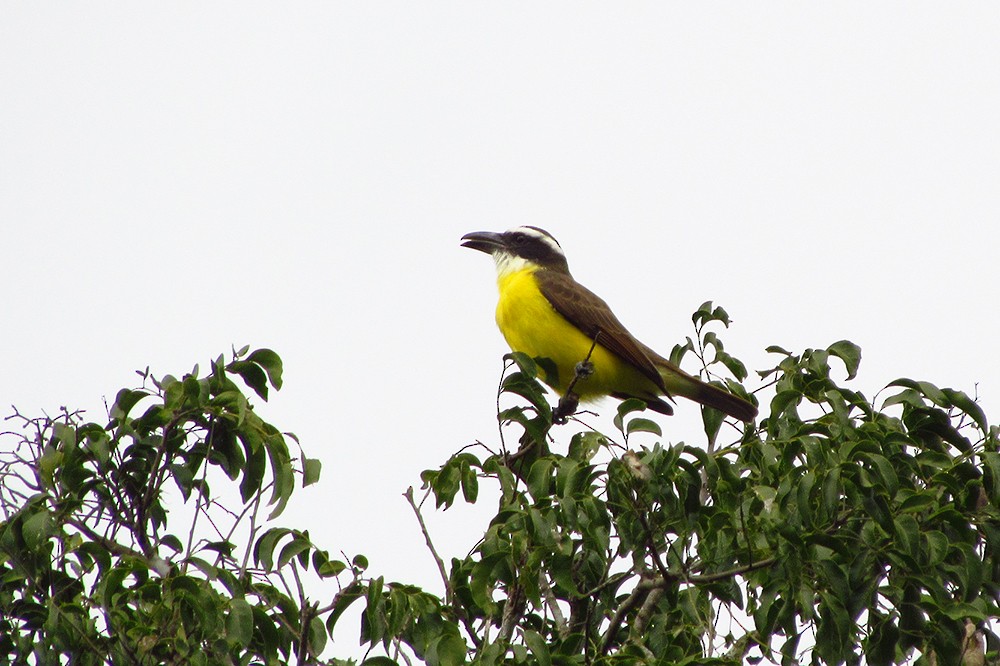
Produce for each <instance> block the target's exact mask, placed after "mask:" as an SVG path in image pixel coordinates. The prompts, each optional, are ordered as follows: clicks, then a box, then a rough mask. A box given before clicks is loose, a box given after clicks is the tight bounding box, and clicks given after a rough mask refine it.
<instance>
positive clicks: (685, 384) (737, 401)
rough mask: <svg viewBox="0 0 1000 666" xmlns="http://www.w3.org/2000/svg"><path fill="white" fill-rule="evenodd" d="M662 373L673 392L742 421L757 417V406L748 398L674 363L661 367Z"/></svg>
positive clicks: (670, 390)
mask: <svg viewBox="0 0 1000 666" xmlns="http://www.w3.org/2000/svg"><path fill="white" fill-rule="evenodd" d="M660 374H661V375H662V376H663V383H664V385H666V387H667V390H668V391H669V392H670V393H671V394H674V395H680V396H683V397H685V398H688V399H689V400H694V401H695V402H698V403H701V404H703V405H705V406H707V407H711V408H713V409H717V410H719V411H720V412H722V413H724V414H727V415H729V416H732V417H733V418H737V419H739V420H740V421H747V422H749V421H753V420H754V419H756V418H757V408H756V407H754V406H753V405H752V404H750V402H748V401H747V400H744V399H743V398H741V397H739V396H738V395H734V394H732V393H730V392H729V391H726V390H724V389H721V388H719V387H718V386H713V385H712V384H706V383H705V382H703V381H701V380H700V379H698V378H697V377H692V376H691V375H689V374H687V373H686V372H684V371H679V369H678V368H676V367H675V366H673V364H670V367H661V368H660Z"/></svg>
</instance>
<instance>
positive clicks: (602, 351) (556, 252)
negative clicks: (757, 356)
mask: <svg viewBox="0 0 1000 666" xmlns="http://www.w3.org/2000/svg"><path fill="white" fill-rule="evenodd" d="M462 241H463V242H462V246H463V247H469V248H472V249H474V250H479V251H481V252H485V253H487V254H490V255H492V256H493V260H494V262H495V263H496V269H497V286H498V288H499V290H500V300H499V302H498V303H497V310H496V320H497V326H499V327H500V332H501V333H503V336H504V338H506V340H507V344H509V345H510V348H511V349H512V350H514V351H518V352H524V353H525V354H527V355H528V356H531V357H540V358H547V359H549V360H550V361H552V363H553V364H554V365H555V368H556V371H557V372H556V376H555V377H546V378H545V381H546V383H548V384H549V385H550V386H552V388H554V389H555V390H556V391H557V392H558V393H559V394H560V395H561V396H564V397H569V396H567V393H571V394H572V395H573V396H574V397H576V398H579V399H583V400H588V399H593V398H599V397H603V396H613V397H615V398H618V399H620V400H624V399H626V398H639V399H640V400H643V401H644V402H645V403H646V404H647V405H648V406H649V408H650V409H652V410H655V411H657V412H660V413H661V414H668V415H669V414H672V413H673V408H672V407H671V405H670V403H668V402H667V401H666V400H664V399H663V398H668V399H672V398H673V397H674V396H682V397H684V398H688V399H689V400H694V401H695V402H698V403H701V404H702V405H706V406H708V407H712V408H713V409H717V410H719V411H721V412H723V413H725V414H727V415H729V416H732V417H735V418H737V419H740V420H741V421H753V420H754V418H756V416H757V408H756V407H754V406H753V405H752V404H750V403H749V402H748V401H746V400H744V399H743V398H741V397H739V396H736V395H733V394H732V393H729V392H728V391H725V390H723V389H721V388H719V387H717V386H713V385H711V384H707V383H705V382H703V381H701V380H700V379H698V378H697V377H693V376H692V375H689V374H688V373H686V372H684V371H683V370H681V369H680V368H679V367H677V366H676V365H674V364H673V363H671V362H670V361H669V360H667V359H665V358H663V357H662V356H660V355H659V354H657V353H656V352H655V351H653V350H652V349H650V348H649V347H647V346H646V345H644V344H642V343H641V342H639V341H638V340H636V339H635V337H634V336H633V335H632V334H631V333H629V331H628V329H626V328H625V327H624V326H623V325H622V323H621V322H620V321H618V318H617V317H616V316H615V315H614V313H613V312H611V308H609V307H608V304H607V303H605V302H604V301H603V300H601V299H600V298H599V297H598V296H597V295H596V294H594V293H593V292H592V291H590V290H589V289H587V288H586V287H584V286H583V285H581V284H580V283H578V282H577V281H576V280H574V279H573V276H572V275H571V274H570V272H569V264H568V263H567V261H566V255H565V254H564V253H563V250H562V247H561V246H560V245H559V243H558V241H556V239H555V238H554V237H553V236H552V234H550V233H549V232H547V231H545V230H544V229H539V228H538V227H531V226H524V227H516V228H514V229H511V230H509V231H505V232H503V233H495V232H488V231H476V232H473V233H470V234H466V235H465V236H463V237H462ZM583 362H586V363H589V365H588V366H587V367H586V371H585V372H579V371H578V370H577V368H578V364H581V363H583Z"/></svg>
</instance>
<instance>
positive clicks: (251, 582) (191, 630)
mask: <svg viewBox="0 0 1000 666" xmlns="http://www.w3.org/2000/svg"><path fill="white" fill-rule="evenodd" d="M693 321H694V324H695V331H696V336H695V337H694V338H693V339H688V340H687V342H686V344H684V345H679V346H677V347H675V348H674V350H673V354H672V360H674V361H675V362H679V361H680V360H681V359H682V358H683V357H684V356H686V355H689V354H691V355H694V356H696V357H697V358H698V360H699V361H700V362H701V363H702V366H703V368H704V371H705V375H706V376H707V377H716V376H718V375H727V376H729V377H730V378H729V379H726V380H725V383H726V384H727V385H728V386H729V388H730V389H731V390H733V391H735V392H737V393H739V394H741V395H744V396H747V397H750V398H751V399H754V397H753V396H750V395H749V394H748V393H747V391H746V389H745V388H744V387H743V385H742V383H741V382H743V381H744V380H745V379H746V378H747V375H748V373H747V371H746V369H745V366H744V365H743V364H742V363H741V362H740V361H739V360H738V359H736V358H734V357H732V356H730V355H729V354H728V353H727V352H726V351H725V349H724V347H723V344H722V342H721V340H720V338H719V336H718V335H717V333H716V332H715V330H714V329H717V328H718V327H719V326H728V324H729V319H728V316H727V315H726V313H725V311H724V310H722V309H721V308H717V307H713V306H712V304H711V303H706V304H705V305H703V306H702V307H701V308H700V309H699V310H698V311H697V312H696V313H695V314H694V317H693ZM769 351H771V352H772V353H774V354H775V355H776V356H777V358H778V359H779V360H778V362H777V364H776V365H775V367H774V368H771V369H769V370H766V371H763V372H761V373H759V374H760V376H761V378H762V380H764V381H765V382H766V383H767V386H766V387H764V389H762V391H761V392H763V391H767V392H768V394H771V393H772V392H773V397H771V399H770V401H769V404H768V406H767V408H766V409H764V410H763V413H762V418H761V420H760V421H759V423H757V424H749V425H747V426H746V427H744V426H742V425H740V426H739V427H737V426H736V425H734V424H733V423H731V422H726V421H723V419H722V416H721V415H720V414H719V413H717V412H714V411H713V410H710V409H705V410H704V411H703V421H704V426H705V428H704V430H705V432H704V437H705V442H704V443H703V444H685V443H683V442H675V443H668V442H663V441H656V440H657V439H660V440H662V434H661V433H660V430H659V427H658V425H657V424H656V422H654V421H652V420H650V419H648V418H646V417H645V416H644V415H643V413H642V410H643V408H644V405H642V403H641V402H639V401H626V402H624V403H622V404H621V405H620V406H619V408H618V413H617V418H616V420H615V425H616V427H617V429H618V432H617V433H616V434H615V435H614V436H609V435H607V434H602V433H599V432H595V431H593V430H591V429H589V428H587V427H586V426H585V425H583V422H582V421H581V420H578V418H576V417H574V418H573V419H571V421H570V423H571V425H570V426H562V427H559V428H554V427H553V422H552V421H553V418H552V408H551V407H550V405H549V402H548V399H547V396H546V393H545V389H544V388H543V387H542V386H541V384H539V383H538V381H537V375H538V372H539V368H544V367H545V361H544V360H537V361H536V360H533V359H529V358H526V357H524V356H523V355H518V354H511V355H509V356H508V357H506V358H507V360H506V365H505V373H504V377H503V380H502V382H501V385H500V396H499V397H500V404H502V405H503V406H504V409H501V410H500V413H499V414H498V419H499V421H500V423H501V441H500V443H499V446H498V447H496V450H491V449H490V448H488V447H487V446H485V445H482V444H476V445H473V446H471V447H466V448H464V449H462V450H461V451H459V452H458V453H456V454H455V455H453V456H452V457H451V458H449V459H448V460H447V461H445V462H444V464H442V465H441V466H440V467H438V468H436V469H433V470H428V471H425V472H424V473H423V474H422V479H423V482H424V489H425V493H426V494H425V496H424V497H425V499H426V498H428V497H430V496H432V497H433V498H434V501H435V503H436V505H437V507H438V508H439V509H441V508H443V509H447V508H448V507H450V506H452V505H453V504H454V503H455V502H456V501H458V497H459V494H460V493H461V496H462V499H463V501H466V502H471V503H475V502H482V501H486V500H485V499H484V498H485V497H487V496H489V497H491V498H497V503H498V506H497V511H496V515H495V517H494V518H493V519H492V520H491V521H490V523H489V525H488V526H487V527H486V528H485V530H483V531H482V532H481V534H480V532H479V531H476V532H475V534H473V535H470V541H474V544H475V545H474V546H473V547H472V549H471V550H470V552H469V554H468V555H467V556H465V557H460V558H452V559H451V560H450V561H448V562H445V561H444V560H442V559H441V558H440V557H439V556H438V554H437V552H436V550H435V549H434V547H433V537H432V535H431V534H429V532H428V531H427V529H426V527H425V525H424V522H423V516H422V512H423V510H424V508H423V502H422V501H420V500H418V499H417V498H416V497H415V495H414V493H413V491H412V489H411V490H410V491H408V492H407V493H406V497H407V500H408V501H409V503H410V505H411V507H412V509H413V511H414V513H415V516H416V518H417V520H418V524H419V526H420V527H421V529H423V533H424V536H425V537H426V539H427V544H428V546H429V552H430V555H429V556H432V557H434V558H435V559H436V561H437V562H438V565H439V568H440V571H441V576H442V586H443V593H441V594H435V593H432V592H428V591H424V590H422V589H420V588H418V587H416V586H413V585H407V584H405V583H398V582H386V581H385V580H383V578H381V577H378V576H374V575H372V574H370V573H369V572H367V571H366V567H367V563H366V561H365V560H364V558H363V557H362V556H357V557H355V558H353V559H352V560H351V561H350V562H347V561H346V558H345V559H344V560H337V559H332V558H331V557H330V556H329V555H328V553H327V551H325V550H323V549H322V548H321V547H320V546H319V545H317V544H316V543H314V541H315V540H314V539H313V538H311V537H310V535H308V534H307V533H305V532H304V531H296V530H292V529H287V528H276V527H272V528H269V529H265V528H264V525H263V524H262V522H263V518H262V516H261V514H260V513H259V512H260V510H261V509H262V507H263V505H264V504H265V503H269V504H270V505H271V506H274V507H275V509H274V510H273V511H272V515H276V514H277V513H279V512H280V509H281V508H282V507H283V506H284V503H285V502H287V501H288V499H289V497H290V495H291V492H292V488H293V485H294V478H295V477H296V475H298V477H299V478H300V479H301V480H302V482H303V483H304V484H305V483H310V482H313V481H315V480H316V479H317V478H318V474H319V469H318V463H317V462H316V461H313V460H310V459H309V458H307V457H306V456H305V455H304V454H302V453H301V452H300V453H299V455H298V457H297V458H296V457H294V456H292V455H291V454H290V452H289V449H288V447H287V439H286V437H285V436H283V435H282V434H281V433H280V432H279V431H278V430H277V429H276V428H275V427H273V426H271V425H269V424H267V423H264V422H263V421H261V420H260V419H259V418H258V417H257V416H256V415H255V414H254V412H253V410H252V408H251V406H250V403H249V400H248V399H247V398H246V396H245V395H244V394H243V393H242V391H241V390H240V389H239V388H238V387H237V384H236V383H235V382H234V381H233V379H234V378H235V377H237V376H238V377H242V379H243V381H244V382H245V383H246V384H247V385H248V386H249V387H250V388H251V389H253V390H254V391H255V392H256V393H257V395H258V396H259V397H260V398H262V399H266V398H267V389H268V386H270V387H272V388H279V387H280V372H281V366H280V360H279V359H278V357H277V356H276V355H275V354H274V353H273V352H270V351H267V350H258V351H256V352H253V353H251V354H249V355H247V354H246V350H241V352H240V353H237V354H236V355H235V357H234V359H233V360H231V361H230V362H229V363H225V362H224V361H223V360H222V359H221V358H220V359H218V360H216V361H215V362H214V363H213V364H212V366H211V371H210V372H209V374H208V375H207V376H205V377H199V376H198V371H197V368H196V369H195V371H193V372H192V373H189V374H188V375H186V376H184V377H183V378H181V379H174V378H172V377H165V378H163V379H159V380H153V379H152V378H151V377H149V376H148V374H147V376H146V377H144V380H149V381H151V382H152V386H151V387H150V388H144V389H140V390H138V391H136V390H131V391H128V390H123V391H122V392H119V394H118V397H117V399H116V401H115V404H114V405H113V406H112V407H111V410H110V414H109V416H110V421H109V424H108V425H107V426H99V425H96V424H87V423H81V422H80V419H79V418H78V416H77V415H75V414H73V413H64V414H62V415H60V416H59V417H58V418H51V419H50V418H42V419H29V418H25V417H15V418H18V419H20V420H21V422H22V424H24V425H26V426H29V427H30V431H29V432H30V434H29V435H22V436H21V439H20V441H19V443H18V445H17V446H16V447H14V448H13V450H11V451H5V452H4V454H5V456H6V457H5V458H4V460H3V461H2V464H0V473H2V474H3V475H4V485H3V491H2V494H0V500H2V506H3V507H4V509H5V511H6V517H5V520H4V522H3V523H2V524H0V613H2V616H0V636H5V637H6V638H0V660H3V659H4V658H6V660H7V662H18V663H21V662H25V661H27V662H28V663H30V661H31V660H34V662H35V663H52V662H54V661H55V660H56V659H57V658H58V656H59V655H69V654H72V655H74V659H75V661H74V663H80V664H90V663H94V664H99V663H137V664H145V663H197V662H198V661H200V662H201V663H240V664H246V663H285V662H293V663H317V662H318V661H319V655H321V654H322V653H323V650H324V647H325V645H326V639H327V637H328V635H329V632H331V631H332V630H333V628H334V627H335V626H336V625H337V624H338V622H340V621H341V620H342V618H343V612H344V611H345V609H346V608H347V607H349V606H351V605H352V604H359V605H360V606H361V607H362V612H361V618H362V619H361V641H362V644H364V645H369V646H371V647H372V648H373V651H372V654H376V655H379V654H380V655H381V656H370V657H368V658H367V659H366V661H365V663H369V664H392V663H413V662H415V661H422V662H425V663H428V664H442V665H450V664H461V663H477V664H543V665H544V664H594V665H595V666H596V665H598V664H618V663H620V664H685V663H690V664H741V663H757V662H760V661H762V660H763V661H765V662H769V663H771V662H773V663H782V664H786V663H803V662H806V661H808V662H812V663H824V664H841V663H852V664H856V663H868V664H875V665H878V664H896V663H911V662H912V663H918V664H981V663H985V660H987V659H989V660H990V661H991V662H992V661H995V660H996V656H995V651H996V649H997V645H998V643H997V640H996V636H995V635H994V633H993V631H992V627H991V625H990V620H991V619H992V618H995V617H996V616H997V609H998V598H1000V597H998V593H1000V586H998V583H1000V568H998V564H1000V559H998V545H1000V529H998V528H1000V520H998V518H1000V512H998V507H1000V430H998V428H997V427H991V426H990V425H989V422H988V421H987V418H986V416H985V415H984V414H983V412H982V410H981V409H980V407H979V406H978V404H977V403H976V402H975V401H974V400H972V399H971V398H969V396H967V395H966V394H964V393H962V392H960V391H956V390H951V389H943V388H938V387H936V386H934V385H932V384H930V383H927V382H921V381H913V380H908V379H900V380H897V381H895V382H893V383H892V384H890V386H891V387H892V391H891V393H892V394H891V395H890V396H889V397H888V398H886V399H885V400H884V401H882V405H881V406H880V407H876V405H875V403H874V402H873V401H871V400H869V399H868V398H866V397H865V396H864V395H862V394H861V393H859V392H857V391H854V390H851V389H849V388H846V387H844V386H841V385H840V384H838V383H837V382H836V381H835V380H834V379H833V378H832V377H831V362H832V361H835V360H836V362H838V363H840V364H842V365H843V366H844V367H845V368H846V371H847V379H848V381H849V380H851V379H852V378H853V377H854V376H855V374H856V372H857V370H858V366H859V363H860V358H861V357H860V350H859V349H858V348H857V347H856V346H855V345H853V344H851V343H850V342H847V341H841V342H837V343H834V344H832V345H830V346H829V347H827V348H826V349H815V350H805V351H804V352H802V353H799V354H793V353H791V352H788V351H785V350H782V349H780V348H777V347H772V348H770V349H769ZM581 360H582V359H581ZM140 403H143V404H144V405H145V406H146V408H145V411H143V412H142V414H141V415H138V416H135V415H133V413H138V411H139V410H137V409H136V405H138V404H140ZM565 430H573V431H575V434H572V435H571V436H570V437H569V438H568V441H557V440H555V439H554V437H555V436H557V435H558V436H560V439H562V433H563V432H564V431H565ZM515 437H516V438H517V441H518V443H519V445H518V447H517V449H516V450H515V451H509V450H508V449H507V447H506V445H505V444H504V442H505V441H506V440H510V441H513V440H514V438H515ZM210 472H211V473H210ZM218 472H222V473H223V474H224V475H219V474H218ZM217 477H218V478H217ZM220 481H231V482H232V483H238V487H239V490H240V502H241V503H242V505H241V506H240V507H237V508H234V509H230V510H229V513H226V512H225V511H224V510H223V507H221V506H218V505H217V504H216V501H215V500H213V499H212V497H213V495H212V494H211V492H210V488H209V484H210V482H211V483H212V484H216V483H218V482H220ZM169 487H172V488H174V489H175V491H174V492H177V493H179V495H180V497H181V498H182V499H183V500H185V501H186V502H188V503H189V504H190V505H191V506H192V507H193V511H192V512H191V516H192V517H191V521H192V522H193V521H198V520H201V523H200V524H199V525H191V524H190V523H188V524H185V525H184V530H183V531H178V530H177V529H176V528H175V527H173V525H172V524H171V525H168V520H167V518H168V516H167V514H166V513H165V511H164V508H163V501H164V496H165V495H164V493H166V492H167V490H168V488H169ZM481 488H487V489H488V490H489V492H485V491H484V492H483V493H482V497H480V490H481ZM220 516H228V518H229V520H228V521H227V522H226V527H221V525H222V521H221V520H220ZM199 517H201V518H199ZM170 518H171V520H174V518H173V517H172V516H171V517H170ZM208 518H211V521H212V525H213V528H212V529H213V531H214V533H215V537H213V538H195V536H193V535H195V534H196V533H197V532H198V530H199V529H200V526H203V525H204V523H205V522H206V519H208ZM195 528H198V529H195ZM178 535H180V536H178ZM307 576H313V577H318V578H328V579H334V580H336V581H338V583H339V588H338V589H339V592H337V593H334V594H333V595H332V598H325V599H318V597H316V595H315V594H310V593H309V592H308V591H309V590H310V589H314V581H315V580H316V578H308V577H307ZM987 650H988V652H987ZM326 663H337V664H340V663H347V662H343V661H339V660H337V659H334V658H329V659H328V661H327V662H326Z"/></svg>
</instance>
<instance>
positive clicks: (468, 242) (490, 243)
mask: <svg viewBox="0 0 1000 666" xmlns="http://www.w3.org/2000/svg"><path fill="white" fill-rule="evenodd" d="M462 247H471V248H472V249H473V250H479V251H480V252H485V253H486V254H493V253H494V252H496V251H497V250H499V249H501V248H503V235H502V234H498V233H495V232H493V231H473V232H472V233H471V234H465V235H464V236H462Z"/></svg>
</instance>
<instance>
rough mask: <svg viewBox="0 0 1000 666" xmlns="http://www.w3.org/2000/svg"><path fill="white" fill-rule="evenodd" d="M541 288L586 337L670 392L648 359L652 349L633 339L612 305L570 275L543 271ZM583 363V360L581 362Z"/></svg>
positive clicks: (537, 275) (540, 279)
mask: <svg viewBox="0 0 1000 666" xmlns="http://www.w3.org/2000/svg"><path fill="white" fill-rule="evenodd" d="M535 277H536V278H537V280H538V288H539V289H540V290H541V291H542V295H543V296H545V298H546V299H548V301H549V303H551V304H552V307H554V308H555V309H556V312H558V313H559V314H561V315H562V316H563V317H565V318H566V319H567V320H569V322H570V323H571V324H573V325H574V326H576V327H577V328H579V329H580V330H581V331H583V332H584V334H585V335H586V336H587V337H589V338H591V339H597V338H598V337H599V340H598V342H600V343H601V345H603V346H604V347H606V348H607V349H608V350H610V351H612V352H614V353H615V354H617V355H618V356H620V357H621V358H622V359H624V360H625V361H627V362H628V363H630V364H631V365H633V366H635V367H636V368H637V369H638V370H639V371H640V372H641V373H642V374H643V375H645V376H646V377H648V378H649V379H650V381H652V382H653V383H654V384H656V385H657V386H658V387H660V389H662V390H663V391H664V393H666V392H667V389H666V387H665V386H664V385H663V378H662V377H661V376H660V373H659V371H658V370H657V369H656V365H654V364H653V361H652V360H651V359H650V357H649V356H648V355H647V353H646V350H647V349H649V348H648V347H646V346H645V345H643V344H642V343H641V342H639V341H638V340H636V339H635V338H634V337H632V334H631V333H629V332H628V329H626V328H625V327H624V326H622V323H621V322H620V321H618V317H616V316H615V314H614V313H613V312H612V311H611V308H609V307H608V304H607V303H605V302H604V301H603V300H601V298H600V297H599V296H598V295H597V294H595V293H594V292H592V291H590V290H589V289H587V288H586V287H584V286H583V285H581V284H578V283H577V282H576V280H574V279H573V278H572V277H570V276H569V275H567V274H566V273H559V272H556V271H547V270H540V271H538V272H537V273H535ZM581 360H582V359H581Z"/></svg>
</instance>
